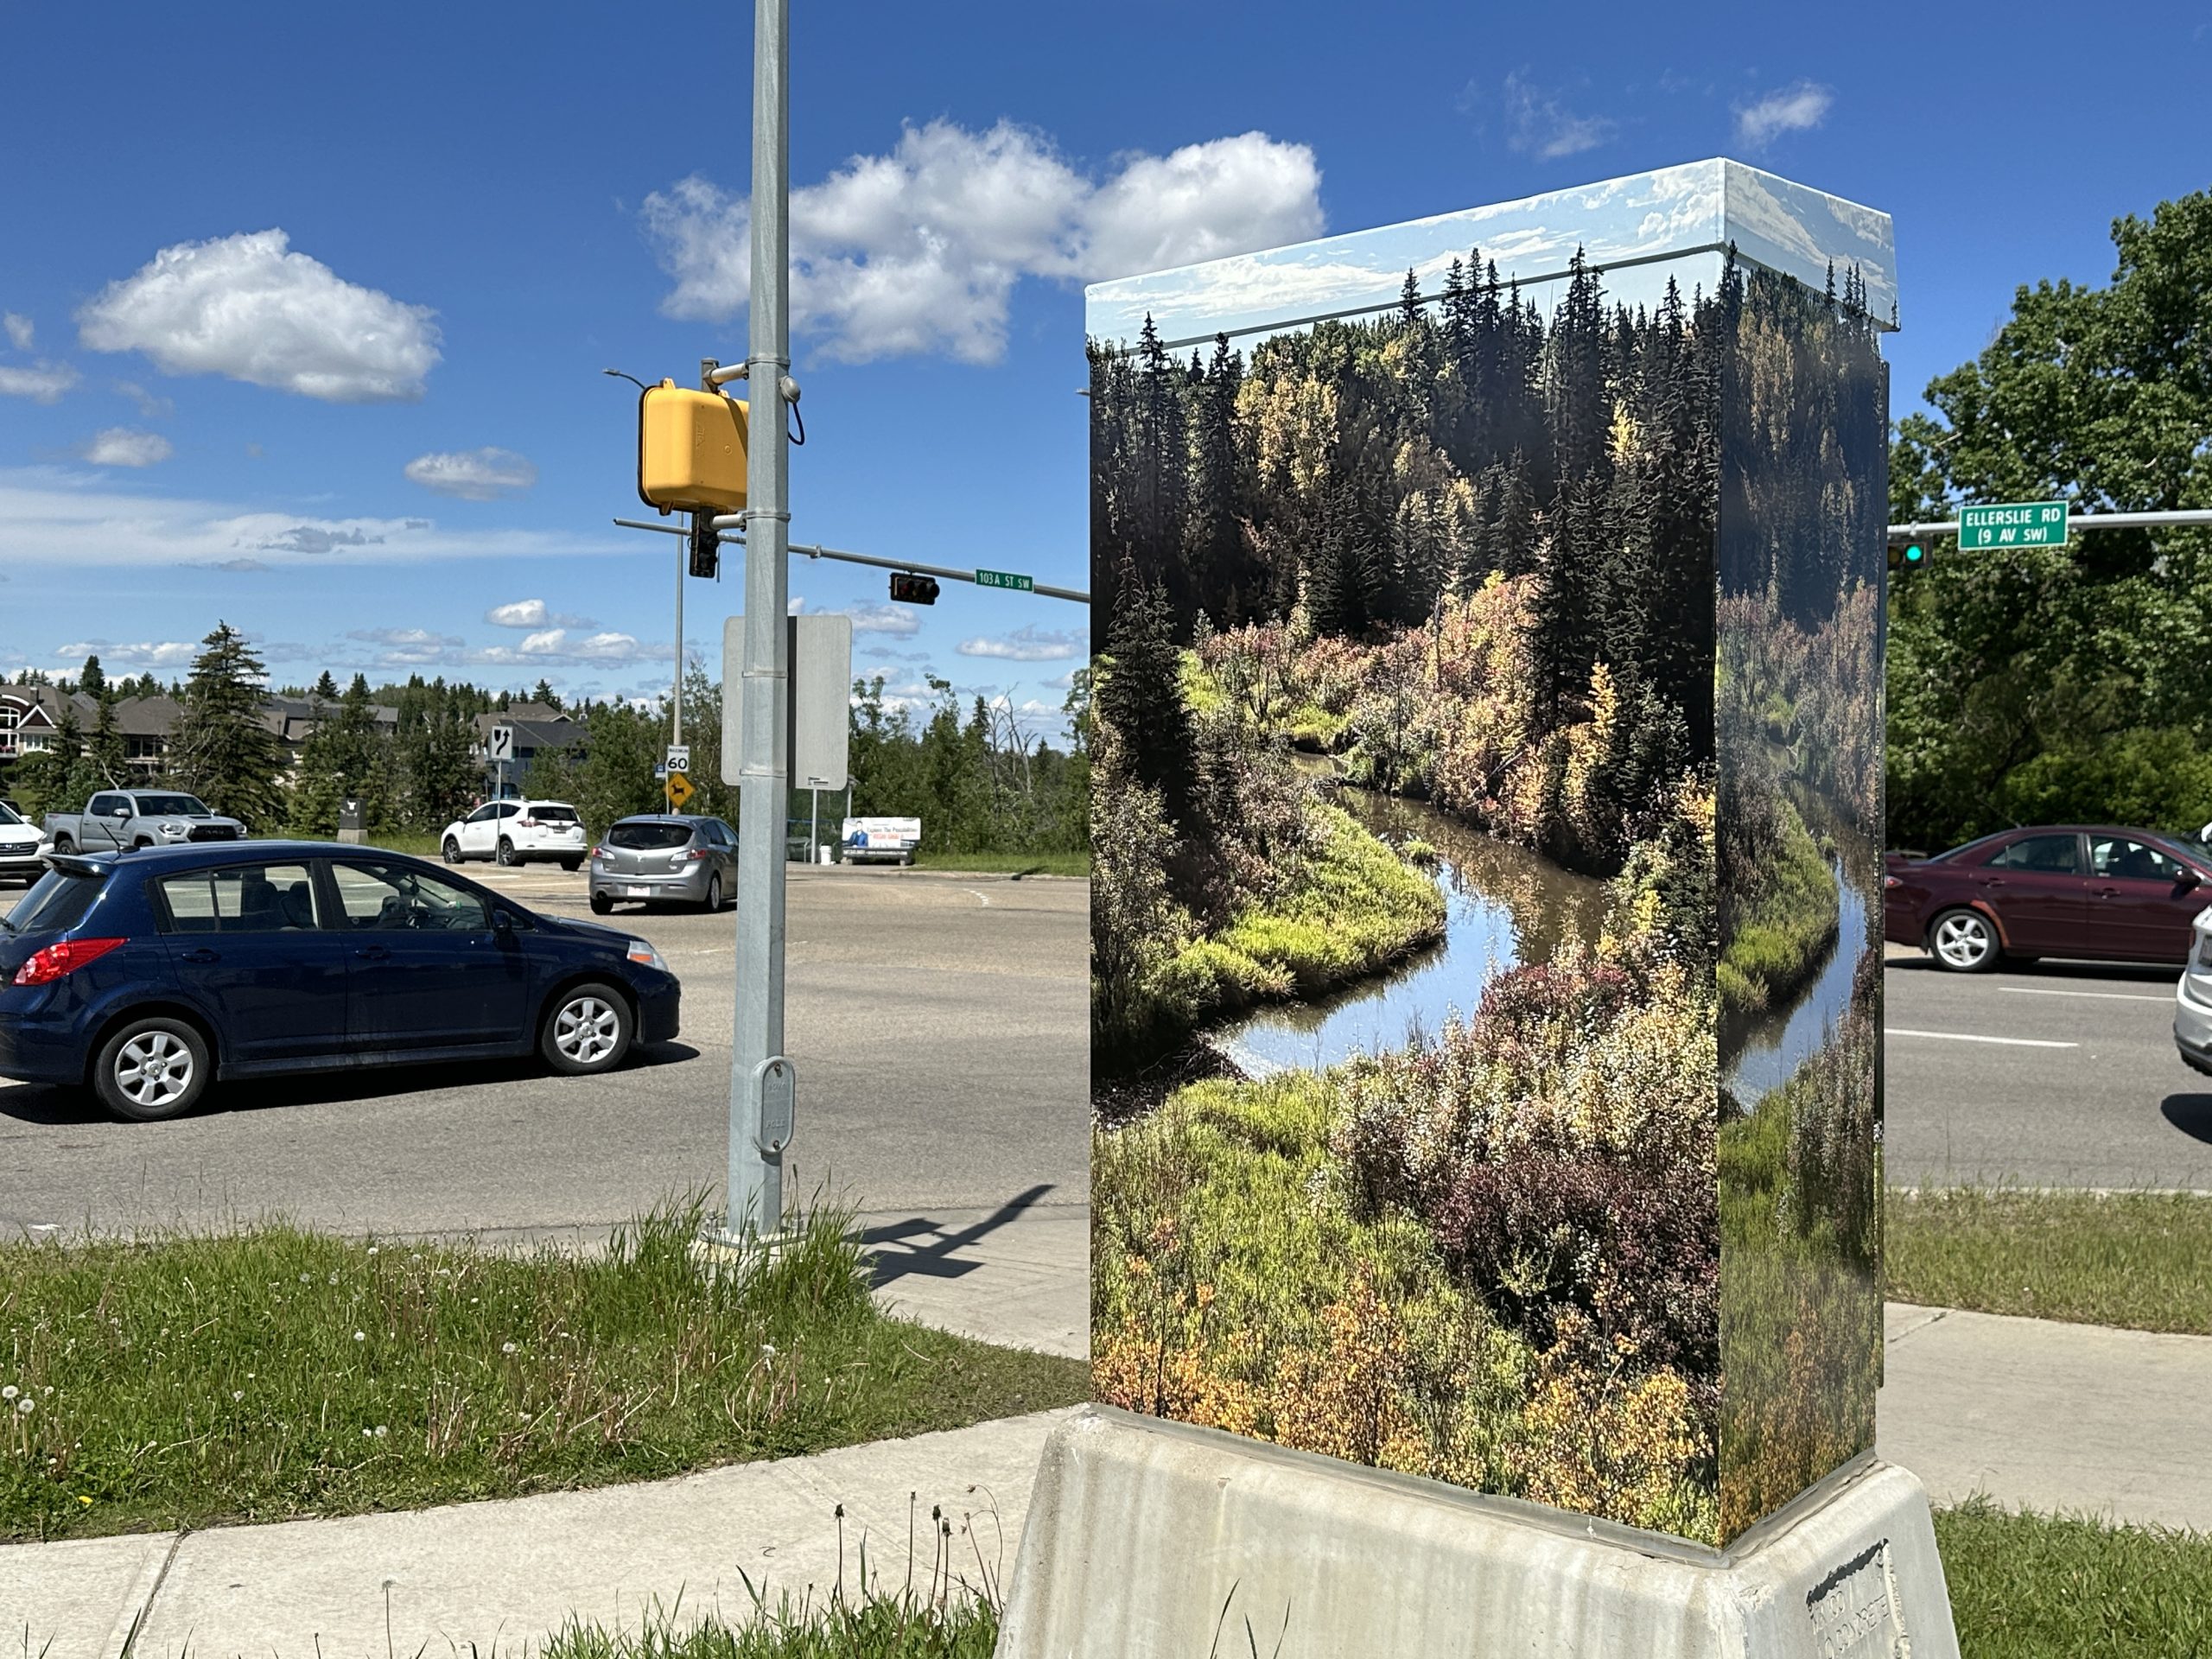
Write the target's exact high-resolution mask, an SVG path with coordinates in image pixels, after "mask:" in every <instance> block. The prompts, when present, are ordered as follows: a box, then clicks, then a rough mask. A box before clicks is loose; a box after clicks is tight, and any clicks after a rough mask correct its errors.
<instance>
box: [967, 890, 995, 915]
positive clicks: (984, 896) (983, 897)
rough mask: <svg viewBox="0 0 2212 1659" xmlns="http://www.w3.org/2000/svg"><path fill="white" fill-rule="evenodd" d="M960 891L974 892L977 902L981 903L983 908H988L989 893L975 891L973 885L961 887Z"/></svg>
mask: <svg viewBox="0 0 2212 1659" xmlns="http://www.w3.org/2000/svg"><path fill="white" fill-rule="evenodd" d="M961 892H963V893H976V889H975V888H973V887H963V888H961ZM976 903H977V904H979V905H981V906H982V907H983V908H984V909H985V910H988V909H989V908H990V907H991V895H990V894H988V893H976Z"/></svg>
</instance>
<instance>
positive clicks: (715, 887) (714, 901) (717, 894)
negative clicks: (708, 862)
mask: <svg viewBox="0 0 2212 1659" xmlns="http://www.w3.org/2000/svg"><path fill="white" fill-rule="evenodd" d="M721 907H722V879H721V875H720V874H714V875H710V876H709V877H708V878H707V909H708V911H709V913H712V912H715V911H719V910H720V909H721Z"/></svg>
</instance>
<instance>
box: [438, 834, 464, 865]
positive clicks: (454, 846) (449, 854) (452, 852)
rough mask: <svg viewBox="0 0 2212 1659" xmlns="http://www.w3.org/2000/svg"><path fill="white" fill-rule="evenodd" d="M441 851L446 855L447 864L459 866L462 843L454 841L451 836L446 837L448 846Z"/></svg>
mask: <svg viewBox="0 0 2212 1659" xmlns="http://www.w3.org/2000/svg"><path fill="white" fill-rule="evenodd" d="M439 851H441V852H442V853H443V854H444V855H445V861H446V862H447V863H448V864H458V863H460V862H461V843H460V842H458V841H456V840H454V838H453V837H452V836H447V837H446V844H445V845H444V846H443V847H442V848H440V849H439Z"/></svg>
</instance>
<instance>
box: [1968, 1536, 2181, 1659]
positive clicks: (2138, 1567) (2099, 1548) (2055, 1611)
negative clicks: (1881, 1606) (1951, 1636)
mask: <svg viewBox="0 0 2212 1659" xmlns="http://www.w3.org/2000/svg"><path fill="white" fill-rule="evenodd" d="M1936 1543H1937V1545H1938V1546H1939V1547H1940V1548H1941V1549H1942V1554H1943V1576H1944V1580H1945V1581H1946V1582H1947V1583H1948V1586H1949V1588H1950V1592H1951V1615H1952V1618H1953V1619H1954V1620H1955V1622H1956V1624H1957V1625H1958V1630H1959V1649H1960V1653H1961V1659H2046V1656H2047V1659H2121V1656H2126V1659H2202V1656H2203V1655H2205V1654H2208V1653H2212V1538H2209V1537H2206V1536H2205V1535H2202V1534H2201V1533H2185V1532H2171V1531H2168V1530H2166V1529H2163V1528H2156V1527H2114V1526H2108V1525H2106V1524H2104V1523H2103V1522H2097V1521H2093V1520H2087V1519H2081V1518H2076V1517H2072V1516H2038V1515H2023V1514H2015V1513H2012V1512H2010V1511H2007V1510H2002V1509H1999V1508H1998V1507H1996V1506H1995V1505H1993V1504H1989V1503H1967V1504H1964V1505H1961V1507H1959V1508H1957V1509H1954V1510H1937V1511H1936Z"/></svg>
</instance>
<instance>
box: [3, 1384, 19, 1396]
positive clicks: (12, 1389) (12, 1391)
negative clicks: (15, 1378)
mask: <svg viewBox="0 0 2212 1659" xmlns="http://www.w3.org/2000/svg"><path fill="white" fill-rule="evenodd" d="M17 1392H18V1390H17V1389H16V1385H15V1384H14V1383H10V1384H8V1386H7V1387H6V1388H4V1389H0V1400H12V1399H14V1398H15V1397H16V1393H17Z"/></svg>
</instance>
